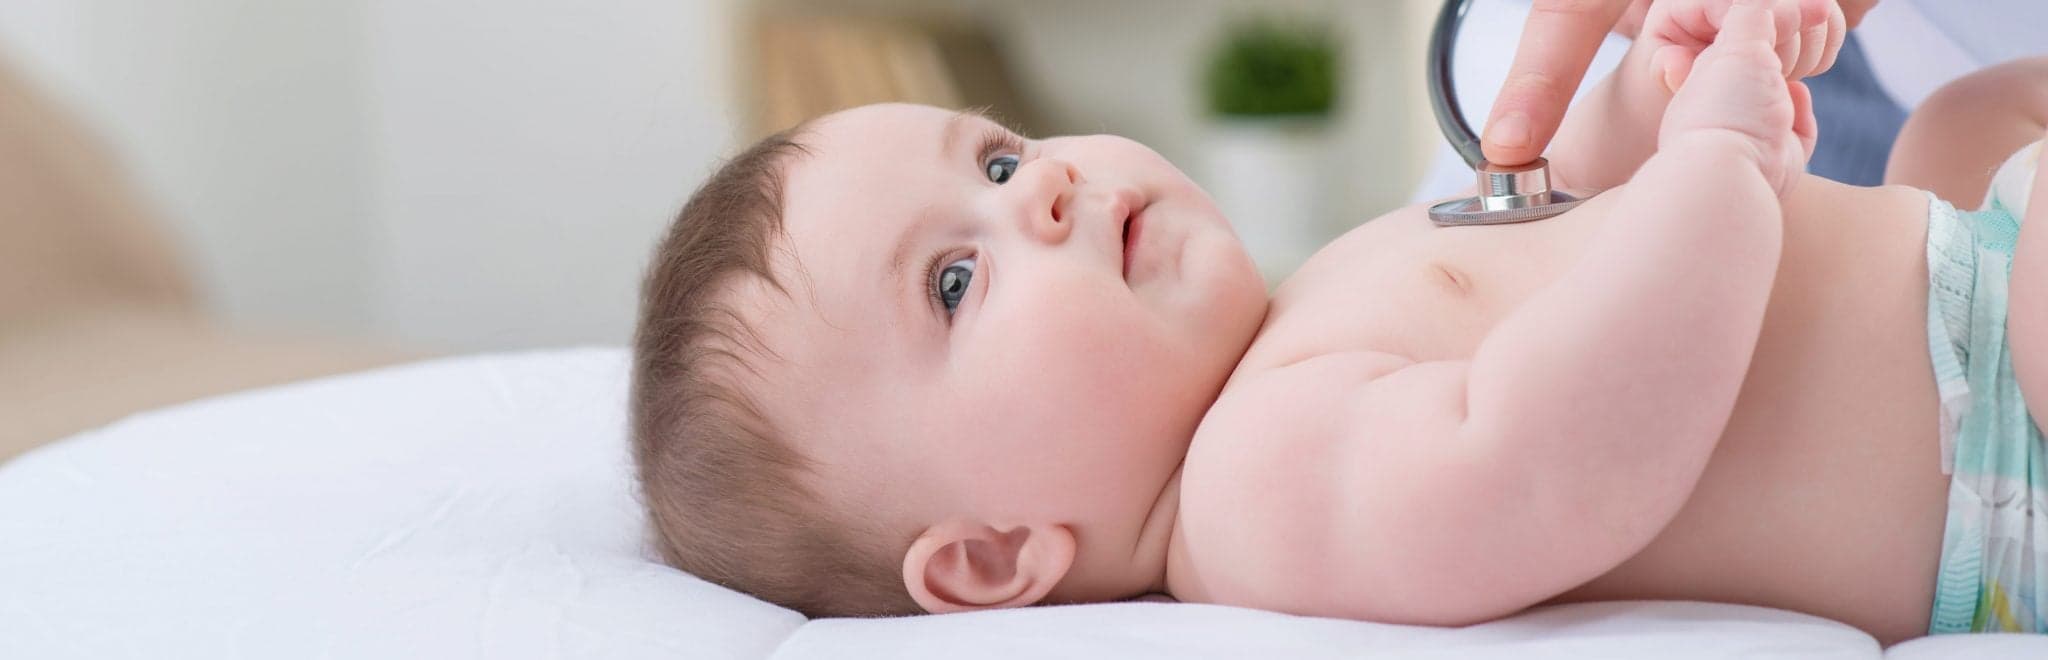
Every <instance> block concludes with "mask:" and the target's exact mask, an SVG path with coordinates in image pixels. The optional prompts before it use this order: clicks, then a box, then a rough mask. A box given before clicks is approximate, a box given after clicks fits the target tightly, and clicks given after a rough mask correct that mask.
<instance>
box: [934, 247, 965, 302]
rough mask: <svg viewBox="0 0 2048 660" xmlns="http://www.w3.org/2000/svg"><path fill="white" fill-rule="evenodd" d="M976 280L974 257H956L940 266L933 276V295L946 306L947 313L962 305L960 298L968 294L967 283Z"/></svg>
mask: <svg viewBox="0 0 2048 660" xmlns="http://www.w3.org/2000/svg"><path fill="white" fill-rule="evenodd" d="M973 281H974V257H967V258H964V259H955V260H953V262H952V263H949V264H946V266H945V267H944V268H940V269H939V272H938V273H936V274H935V275H933V276H932V296H933V297H935V298H937V299H938V300H939V303H940V304H943V305H945V306H946V315H947V316H951V315H952V314H953V310H954V309H957V308H959V307H960V299H961V298H964V297H966V296H967V285H968V284H970V283H972V282H973Z"/></svg>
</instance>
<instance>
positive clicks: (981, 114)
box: [939, 105, 995, 160]
mask: <svg viewBox="0 0 2048 660" xmlns="http://www.w3.org/2000/svg"><path fill="white" fill-rule="evenodd" d="M988 108H989V107H988V106H985V105H984V106H979V107H973V108H967V109H964V110H961V111H959V112H955V113H953V116H952V117H950V118H948V119H946V126H945V128H944V129H942V130H941V132H940V134H939V159H940V160H945V159H946V156H949V155H952V154H953V151H954V149H957V148H958V147H957V146H955V143H957V142H959V141H960V133H961V130H962V129H964V128H966V127H967V125H968V124H972V123H974V120H976V119H980V120H982V121H986V122H991V123H994V121H995V120H993V119H989V116H988Z"/></svg>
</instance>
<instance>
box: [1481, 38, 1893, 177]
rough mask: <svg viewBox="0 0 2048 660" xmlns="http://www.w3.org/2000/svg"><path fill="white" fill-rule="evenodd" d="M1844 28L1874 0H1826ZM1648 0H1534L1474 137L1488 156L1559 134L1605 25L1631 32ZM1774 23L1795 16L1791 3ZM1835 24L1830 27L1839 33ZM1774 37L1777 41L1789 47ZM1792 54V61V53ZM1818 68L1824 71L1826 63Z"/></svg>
mask: <svg viewBox="0 0 2048 660" xmlns="http://www.w3.org/2000/svg"><path fill="white" fill-rule="evenodd" d="M1825 1H1826V2H1828V3H1829V4H1831V5H1834V6H1833V7H1832V8H1830V11H1831V12H1834V13H1837V14H1838V15H1839V16H1840V19H1839V20H1841V21H1842V23H1841V25H1844V26H1845V27H1855V25H1856V24H1857V23H1858V22H1860V21H1862V20H1863V14H1864V13H1866V12H1868V11H1870V8H1871V7H1872V6H1875V5H1876V4H1877V0H1825ZM1650 4H1651V0H1535V2H1534V4H1533V6H1531V7H1530V11H1529V20H1528V22H1527V23H1524V24H1523V26H1522V43H1521V46H1520V47H1518V48H1516V49H1515V62H1514V64H1513V65H1512V66H1511V67H1510V68H1509V69H1508V77H1507V80H1506V81H1504V82H1502V83H1501V90H1500V95H1499V97H1498V98H1497V99H1496V100H1495V101H1494V104H1493V111H1492V112H1491V113H1489V115H1488V116H1487V120H1486V128H1485V132H1484V133H1483V134H1481V136H1480V148H1481V150H1483V151H1484V152H1485V153H1486V160H1487V161H1489V162H1492V163H1497V164H1502V165H1519V164H1522V163H1527V162H1529V161H1532V160H1535V159H1536V157H1537V156H1540V155H1542V154H1543V149H1544V147H1546V146H1548V145H1549V144H1550V139H1551V138H1552V137H1555V136H1556V135H1557V127H1558V124H1559V123H1560V122H1562V121H1563V119H1564V110H1565V105H1566V104H1568V103H1570V102H1571V99H1572V93H1573V92H1574V91H1577V90H1578V88H1579V81H1580V80H1581V79H1583V78H1585V76H1586V66H1587V65H1589V64H1591V63H1592V62H1593V54H1594V53H1595V52H1597V51H1599V49H1600V41H1601V39H1603V38H1605V36H1606V35H1607V33H1608V31H1610V30H1614V31H1619V32H1622V33H1623V34H1624V35H1625V36H1629V37H1634V36H1635V32H1636V31H1637V30H1639V29H1641V26H1642V24H1643V17H1644V16H1646V15H1647V14H1648V10H1649V6H1650ZM1785 4H1789V5H1791V6H1792V7H1793V9H1792V10H1791V13H1790V14H1789V15H1788V16H1786V17H1782V19H1789V20H1781V21H1780V22H1779V25H1787V24H1790V25H1792V26H1795V27H1794V29H1796V26H1797V25H1798V24H1799V23H1800V22H1801V21H1800V20H1799V16H1798V12H1797V8H1796V7H1797V3H1785ZM1840 32H1841V30H1836V31H1835V33H1837V34H1839V33H1840ZM1796 43H1797V41H1796V40H1793V41H1791V42H1789V43H1788V41H1787V40H1784V39H1780V40H1779V46H1780V47H1791V46H1792V45H1793V44H1796ZM1826 52H1828V53H1829V57H1827V58H1826V62H1824V63H1825V64H1832V63H1833V59H1834V58H1833V57H1832V54H1833V49H1832V48H1829V49H1827V50H1826ZM1794 61H1797V60H1794ZM1817 70H1826V67H1825V66H1822V67H1819V68H1818V69H1817Z"/></svg>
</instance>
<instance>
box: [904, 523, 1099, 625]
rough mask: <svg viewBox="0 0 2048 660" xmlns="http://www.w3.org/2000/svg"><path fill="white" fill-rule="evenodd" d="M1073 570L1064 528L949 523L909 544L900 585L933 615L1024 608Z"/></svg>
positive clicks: (1068, 537)
mask: <svg viewBox="0 0 2048 660" xmlns="http://www.w3.org/2000/svg"><path fill="white" fill-rule="evenodd" d="M1073 565H1074V532H1073V531H1072V530H1069V529H1067V527H1066V526H1065V525H1055V524H1039V525H1019V526H1013V527H1009V528H1007V529H997V528H996V527H994V526H991V525H988V524H987V523H983V522H979V521H969V520H951V521H947V522H942V523H939V524H936V525H932V526H931V527H929V528H926V529H925V531H924V533H923V534H920V535H918V537H917V540H916V541H912V542H911V543H910V550H909V551H908V552H906V553H904V555H903V586H904V587H906V588H908V589H909V590H910V597H911V598H913V599H916V600H917V604H918V605H920V606H922V607H924V609H925V611H927V612H931V613H934V614H944V613H947V612H965V611H971V610H981V609H992V608H1002V607H1023V606H1025V605H1031V604H1034V603H1037V602H1038V601H1040V600H1044V599H1045V595H1046V594H1047V593H1049V592H1051V591H1052V588H1053V586H1054V585H1056V584H1059V581H1060V579H1061V578H1064V577H1066V575H1067V570H1068V569H1070V568H1072V567H1073Z"/></svg>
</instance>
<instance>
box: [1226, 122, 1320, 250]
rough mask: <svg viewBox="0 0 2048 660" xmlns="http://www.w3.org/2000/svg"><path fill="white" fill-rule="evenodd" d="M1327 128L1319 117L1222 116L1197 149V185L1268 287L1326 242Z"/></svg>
mask: <svg viewBox="0 0 2048 660" xmlns="http://www.w3.org/2000/svg"><path fill="white" fill-rule="evenodd" d="M1329 133H1330V128H1329V122H1328V121H1326V120H1324V119H1323V118H1321V117H1316V118H1292V117H1221V118H1217V119H1215V120H1212V121H1211V122H1210V127H1209V130H1208V138H1207V139H1206V140H1205V141H1204V144H1203V154H1202V158H1203V169H1202V185H1203V187H1204V188H1207V189H1208V191H1209V194H1210V196H1211V197H1213V198H1214V199H1215V200H1216V206H1217V208H1219V209H1221V210H1222V211H1223V214H1224V217H1227V218H1229V219H1230V224H1231V226H1232V227H1233V228H1235V229H1236V230H1237V235H1238V238H1239V239H1241V240H1242V241H1244V246H1245V249H1246V250H1247V251H1249V252H1250V253H1251V256H1252V260H1253V261H1254V262H1256V263H1257V264H1258V267H1259V272H1260V273H1261V274H1263V275H1265V276H1266V281H1267V282H1268V283H1275V282H1278V281H1279V280H1280V279H1281V278H1284V277H1285V276H1287V275H1289V274H1291V273H1293V272H1294V270H1295V269H1296V268H1298V267H1300V266H1301V263H1302V262H1303V261H1306V260H1307V259H1308V256H1309V255H1310V254H1311V253H1314V252H1315V250H1316V249H1317V248H1320V247H1322V244H1323V243H1324V242H1325V241H1326V240H1327V239H1328V238H1329V237H1328V236H1327V235H1326V234H1327V233H1328V232H1327V230H1326V229H1325V228H1326V227H1328V226H1330V225H1329V222H1328V218H1327V217H1328V215H1329V204H1328V196H1327V191H1328V190H1329V186H1328V185H1327V181H1328V173H1329V169H1330V168H1329V165H1330V163H1329V161H1330V148H1329V142H1330V135H1329Z"/></svg>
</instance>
